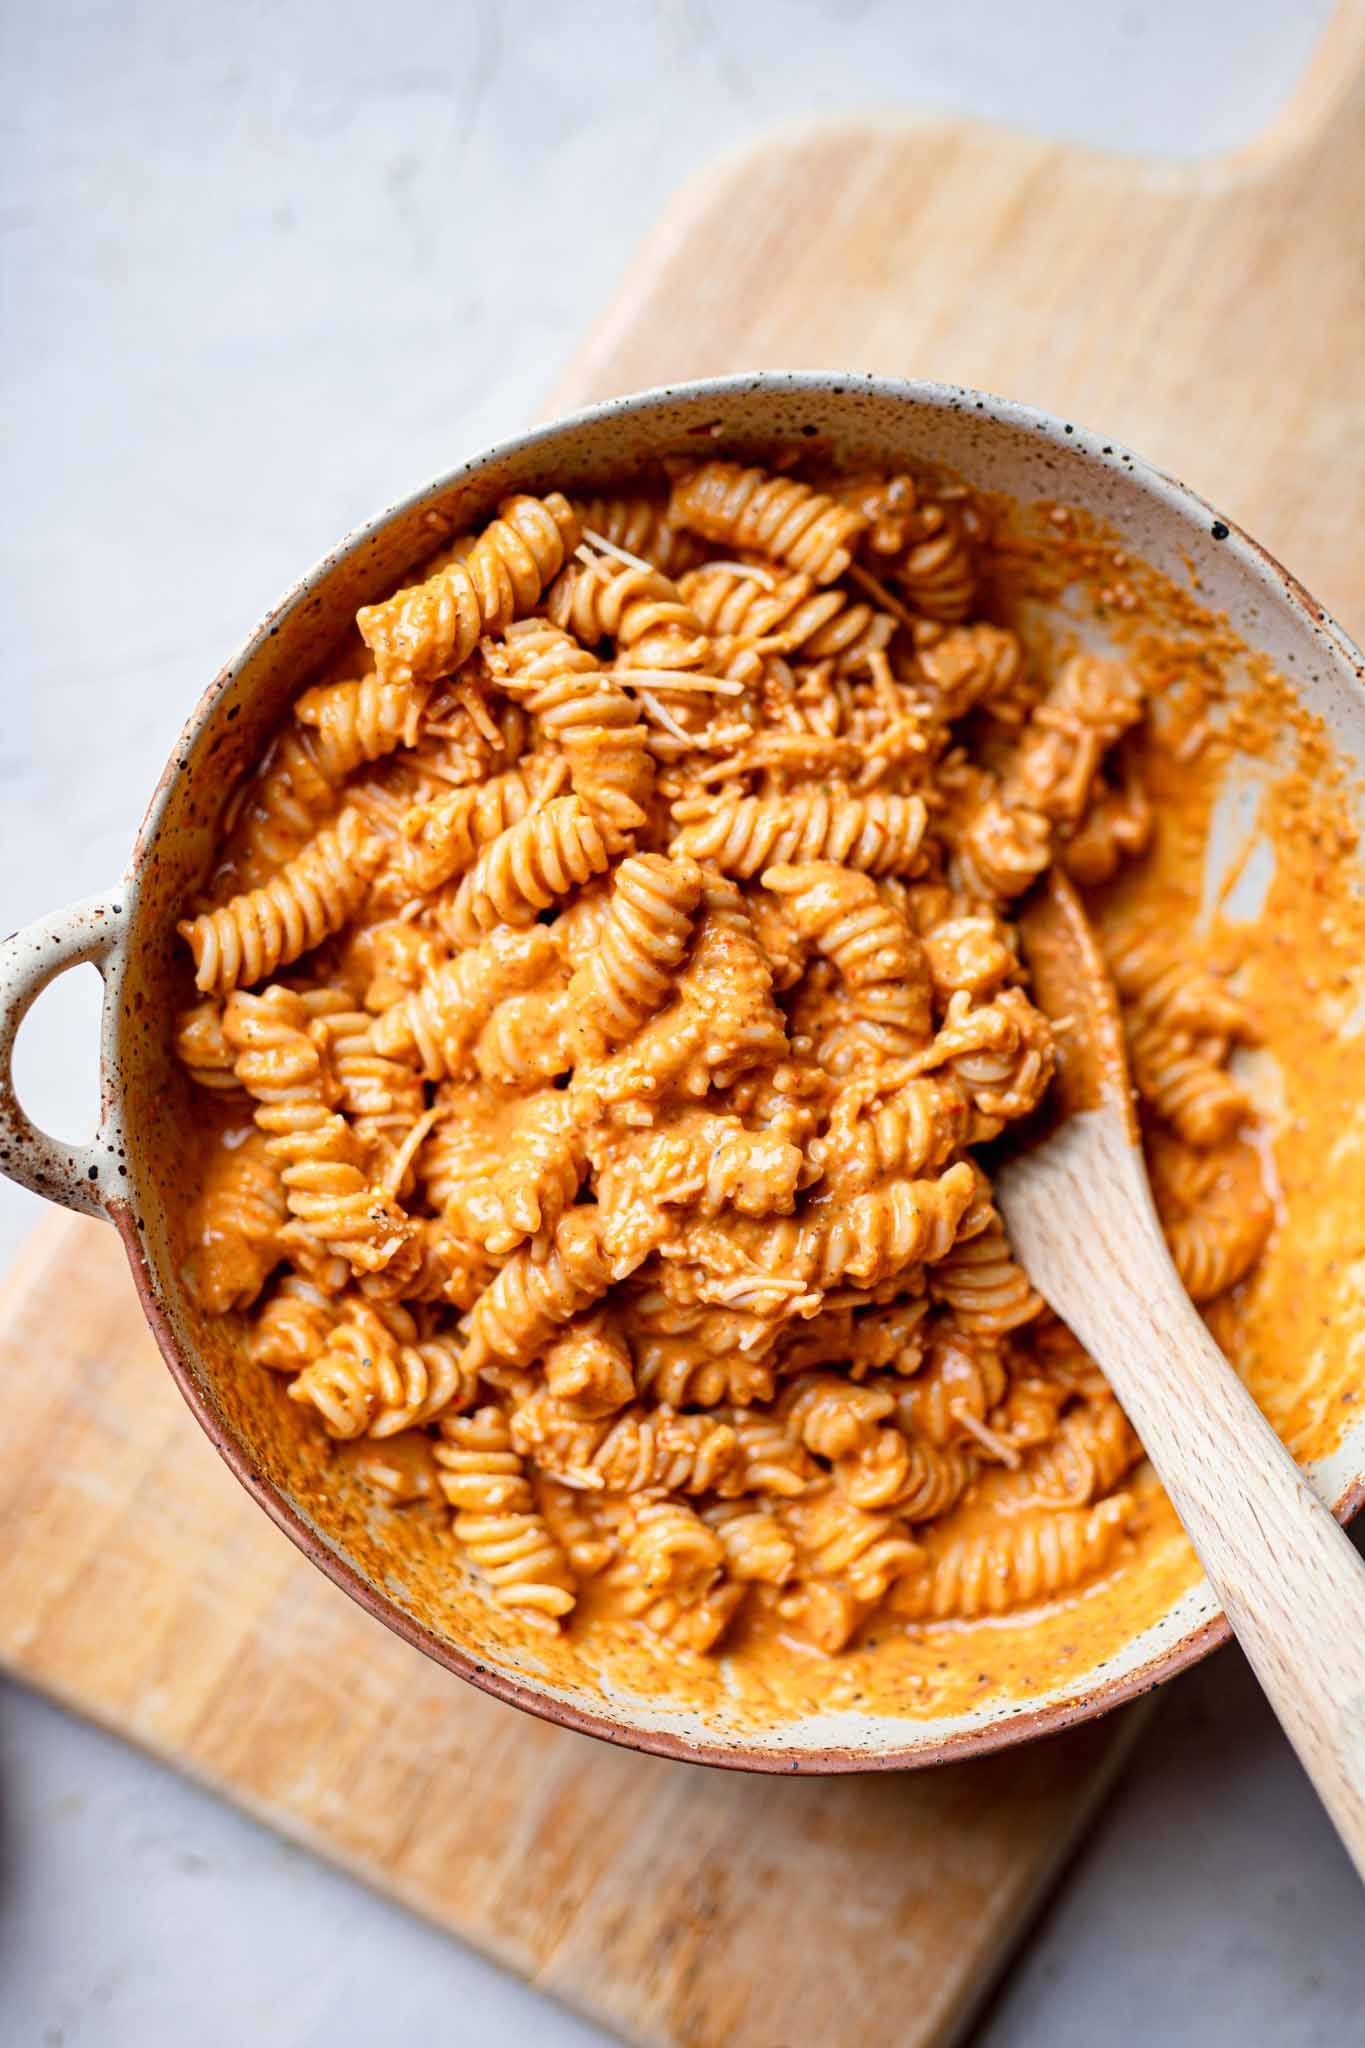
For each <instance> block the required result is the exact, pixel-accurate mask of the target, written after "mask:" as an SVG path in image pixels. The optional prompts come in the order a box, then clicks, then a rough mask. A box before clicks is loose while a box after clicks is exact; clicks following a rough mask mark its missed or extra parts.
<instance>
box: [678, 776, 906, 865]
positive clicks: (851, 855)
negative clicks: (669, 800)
mask: <svg viewBox="0 0 1365 2048" xmlns="http://www.w3.org/2000/svg"><path fill="white" fill-rule="evenodd" d="M927 820H928V814H927V812H926V810H925V807H924V799H923V798H922V797H918V796H868V797H859V796H854V795H852V794H851V793H849V794H827V793H826V792H825V791H823V790H820V791H816V792H814V793H806V792H803V791H800V790H798V791H795V792H793V794H792V795H791V796H789V797H755V796H748V797H729V798H726V799H725V800H724V801H722V802H720V803H718V804H716V805H715V806H714V807H713V808H712V809H711V810H710V811H709V812H708V813H707V814H706V815H704V816H702V817H699V818H697V819H696V820H695V821H694V822H692V823H689V824H686V825H684V826H683V828H682V830H681V831H680V832H679V833H677V835H676V836H675V838H674V840H673V846H672V851H673V852H674V853H675V854H682V853H687V854H690V855H691V856H692V858H693V859H694V860H701V861H711V862H713V863H714V864H715V866H717V867H718V868H720V869H722V870H723V872H724V873H726V874H727V875H735V876H737V877H739V878H740V879H741V880H748V879H749V878H750V877H751V876H753V875H757V874H759V873H760V872H761V871H762V870H763V869H764V868H769V867H777V866H782V865H786V864H790V863H793V862H805V861H820V860H823V861H837V862H838V863H839V864H840V865H841V866H843V867H848V868H857V869H859V870H860V871H861V872H863V873H864V874H870V875H895V874H899V875H906V874H913V872H914V870H915V867H916V864H917V860H918V855H919V850H920V846H921V843H922V842H923V839H924V831H925V826H926V823H927Z"/></svg>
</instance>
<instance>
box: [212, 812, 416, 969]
mask: <svg viewBox="0 0 1365 2048" xmlns="http://www.w3.org/2000/svg"><path fill="white" fill-rule="evenodd" d="M381 851H382V849H381V847H380V844H379V842H378V840H376V839H375V838H374V837H373V835H372V834H371V833H369V832H368V831H367V830H366V828H365V825H364V823H363V821H362V819H361V818H360V815H359V813H358V812H356V811H343V812H342V814H341V816H340V817H339V818H338V819H337V822H336V824H335V825H334V826H331V827H329V828H328V829H327V830H326V831H324V832H319V833H318V835H317V837H316V838H315V839H313V840H312V841H310V843H309V844H308V845H307V846H306V847H305V848H304V849H303V851H302V853H300V854H297V855H296V856H295V858H294V859H293V860H291V861H290V862H289V863H288V865H287V866H285V867H283V868H281V870H280V872H279V874H278V875H275V876H273V877H272V879H271V880H270V881H268V882H266V883H264V884H263V886H262V887H261V888H259V889H251V890H248V891H247V893H246V894H245V895H242V896H234V897H232V898H231V900H230V901H229V902H227V903H225V904H223V905H222V907H221V908H220V909H218V910H208V911H205V912H204V913H203V914H202V915H201V916H199V917H194V918H184V919H182V920H181V922H180V924H179V925H178V926H177V927H176V929H177V930H178V931H179V933H180V935H181V937H182V938H184V939H187V940H188V941H189V945H190V950H191V952H192V953H193V954H194V968H195V975H194V978H195V985H196V987H197V988H199V989H202V990H203V991H204V993H205V994H214V995H226V994H228V992H229V991H230V990H232V989H234V988H239V987H242V986H243V985H245V986H248V987H249V986H250V985H251V983H253V982H257V981H264V980H265V979H266V977H267V976H268V975H271V974H274V973H275V971H276V969H277V968H279V967H287V966H288V965H289V964H290V962H291V961H293V960H297V959H298V958H299V956H300V954H302V953H307V952H310V951H311V950H312V948H313V947H314V946H320V945H321V944H322V941H323V940H324V939H326V938H330V936H331V934H332V933H333V932H336V931H340V929H341V927H342V926H343V925H344V924H345V923H346V921H347V919H348V918H350V917H353V916H354V915H355V912H356V911H357V910H358V909H359V908H360V905H361V902H362V901H363V899H364V896H365V891H366V889H367V888H368V886H369V882H370V877H371V876H372V875H373V873H374V871H375V869H376V868H377V867H378V865H379V860H380V854H381Z"/></svg>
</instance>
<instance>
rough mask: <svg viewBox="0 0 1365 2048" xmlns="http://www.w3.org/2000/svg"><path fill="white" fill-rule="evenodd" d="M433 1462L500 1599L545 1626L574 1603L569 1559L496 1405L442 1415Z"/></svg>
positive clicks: (462, 1531)
mask: <svg viewBox="0 0 1365 2048" xmlns="http://www.w3.org/2000/svg"><path fill="white" fill-rule="evenodd" d="M436 1462H437V1464H438V1466H439V1467H440V1484H441V1491H442V1493H443V1494H444V1495H445V1497H446V1499H447V1500H448V1501H449V1503H450V1505H451V1507H452V1508H454V1510H455V1535H456V1538H457V1539H458V1541H459V1543H460V1544H461V1546H462V1547H463V1549H464V1550H465V1552H466V1554H467V1555H468V1557H469V1561H470V1563H471V1564H472V1565H474V1567H475V1568H476V1570H477V1571H478V1572H479V1574H480V1576H481V1577H482V1578H484V1579H485V1580H486V1581H487V1583H488V1586H489V1588H490V1590H491V1592H492V1594H493V1598H494V1599H495V1600H496V1601H497V1602H498V1603H499V1605H501V1606H503V1607H508V1608H511V1609H512V1610H513V1612H514V1613H516V1614H519V1615H520V1616H522V1617H523V1619H525V1620H528V1621H531V1622H535V1623H540V1624H542V1625H548V1624H552V1623H554V1622H555V1621H557V1620H558V1619H559V1618H560V1616H561V1615H564V1614H567V1613H568V1611H569V1609H570V1608H571V1607H572V1606H573V1603H574V1592H573V1577H572V1573H571V1572H570V1569H569V1561H568V1559H567V1558H566V1557H565V1555H564V1552H563V1550H562V1549H561V1548H560V1546H559V1544H558V1543H557V1542H556V1541H555V1539H554V1537H553V1536H552V1535H551V1533H550V1530H549V1527H548V1525H547V1523H546V1522H545V1519H544V1517H543V1516H542V1515H541V1514H540V1513H539V1511H538V1510H537V1507H536V1504H535V1496H534V1494H533V1493H532V1491H531V1486H530V1482H529V1481H528V1480H527V1478H526V1476H525V1472H524V1469H523V1466H522V1461H521V1459H520V1458H519V1457H518V1456H517V1454H516V1452H515V1451H514V1450H513V1449H512V1442H511V1435H510V1433H509V1430H508V1427H507V1417H506V1416H505V1415H504V1414H503V1413H502V1412H501V1410H500V1409H497V1408H492V1407H485V1408H479V1409H477V1410H476V1411H475V1412H474V1414H472V1415H468V1416H456V1417H453V1418H451V1419H448V1420H446V1421H444V1422H443V1423H442V1425H441V1441H440V1442H439V1443H438V1444H437V1446H436Z"/></svg>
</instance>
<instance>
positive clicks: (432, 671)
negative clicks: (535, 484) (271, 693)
mask: <svg viewBox="0 0 1365 2048" xmlns="http://www.w3.org/2000/svg"><path fill="white" fill-rule="evenodd" d="M578 539H579V526H578V519H577V516H576V514H575V513H574V511H573V509H572V507H571V506H570V505H569V503H568V501H567V499H565V498H562V497H561V496H560V494H559V492H558V491H552V492H551V493H550V495H549V496H548V497H546V498H543V499H542V498H530V497H517V498H508V499H506V500H505V501H504V503H503V504H502V506H501V507H500V508H499V514H498V517H497V518H496V519H495V520H494V521H493V522H492V524H491V525H490V526H487V527H485V529H484V531H483V533H482V534H481V535H480V537H479V539H478V541H477V542H476V543H475V545H474V546H473V547H472V548H471V549H470V551H469V553H468V554H467V555H466V556H464V557H463V559H462V560H459V561H454V562H451V563H449V564H448V565H447V566H446V567H445V568H444V569H441V570H439V571H438V572H437V574H436V575H435V576H432V577H429V578H428V579H427V581H426V582H425V583H418V584H413V585H411V586H409V588H408V589H406V590H400V591H399V592H398V593H397V595H396V596H394V597H390V598H387V599H386V600H385V601H384V603H382V604H372V605H366V606H365V607H364V608H363V609H362V610H361V611H360V612H358V613H357V615H356V624H357V625H358V626H359V628H360V633H361V638H362V639H363V640H364V642H365V644H366V646H367V647H368V648H369V649H370V651H371V652H372V654H373V655H374V658H375V663H376V665H377V667H378V670H379V674H380V676H381V678H382V679H383V680H384V681H385V682H390V681H393V682H405V683H412V684H416V685H421V684H422V683H428V682H432V681H434V680H435V679H436V678H437V677H439V676H446V675H449V674H450V673H451V672H452V671H453V670H454V669H457V668H459V667H460V665H461V664H462V663H463V662H465V661H467V660H468V658H469V656H470V655H471V654H472V653H473V651H474V649H475V647H476V645H477V644H478V641H479V639H480V637H481V635H482V634H484V633H496V632H499V631H500V630H502V628H504V627H506V626H509V625H510V624H511V623H512V621H513V619H517V618H524V617H525V615H526V613H527V612H529V611H530V610H531V609H532V607H533V606H534V605H535V604H536V602H537V601H538V599H539V597H540V594H541V592H542V591H543V590H544V589H545V588H546V586H547V585H548V584H549V583H550V582H551V581H552V580H553V578H554V577H555V576H556V575H557V574H558V572H559V569H560V567H561V565H562V564H563V561H564V558H565V556H566V555H567V554H570V553H571V552H572V551H573V549H574V548H575V547H576V546H577V545H578Z"/></svg>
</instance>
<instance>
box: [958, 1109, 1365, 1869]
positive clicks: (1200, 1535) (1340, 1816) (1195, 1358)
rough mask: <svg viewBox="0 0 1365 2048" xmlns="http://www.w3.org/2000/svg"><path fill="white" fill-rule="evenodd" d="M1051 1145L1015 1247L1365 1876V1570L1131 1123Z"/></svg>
mask: <svg viewBox="0 0 1365 2048" xmlns="http://www.w3.org/2000/svg"><path fill="white" fill-rule="evenodd" d="M1101 1118H1102V1119H1103V1122H1104V1123H1105V1124H1106V1125H1107V1126H1110V1128H1109V1129H1108V1130H1106V1131H1105V1132H1104V1133H1101V1132H1100V1131H1099V1129H1098V1125H1099V1123H1100V1121H1101ZM1085 1125H1089V1126H1091V1128H1090V1129H1089V1130H1088V1131H1085V1130H1082V1129H1081V1126H1085ZM1073 1130H1074V1139H1073ZM1097 1144H1098V1145H1102V1147H1103V1153H1104V1155H1105V1156H1104V1160H1103V1168H1104V1170H1102V1171H1097V1170H1096V1169H1097V1166H1098V1165H1099V1163H1100V1162H1099V1159H1098V1157H1097ZM1045 1149H1046V1152H1047V1154H1048V1155H1049V1156H1048V1158H1047V1163H1046V1165H1045V1166H1044V1165H1042V1163H1041V1161H1040V1162H1038V1165H1039V1169H1040V1170H1037V1171H1035V1170H1034V1168H1033V1167H1032V1166H1031V1167H1030V1172H1029V1178H1028V1184H1027V1191H1026V1192H1025V1189H1024V1185H1023V1183H1022V1181H1021V1183H1020V1187H1019V1190H1018V1193H1017V1194H1016V1195H1015V1196H1013V1197H1012V1196H1011V1191H1010V1170H1009V1169H1008V1168H1007V1169H1006V1171H1005V1173H1004V1174H1003V1175H1002V1177H1001V1186H1000V1189H999V1190H998V1192H1000V1194H1001V1196H1002V1205H1003V1207H1004V1209H1005V1216H1006V1221H1007V1223H1008V1226H1009V1230H1010V1234H1011V1237H1012V1238H1013V1240H1014V1246H1015V1250H1016V1252H1017V1254H1018V1256H1019V1257H1020V1258H1021V1259H1022V1260H1023V1262H1024V1265H1025V1266H1026V1267H1027V1268H1028V1271H1029V1273H1030V1275H1031V1276H1032V1278H1033V1280H1034V1283H1035V1285H1037V1286H1038V1287H1039V1288H1040V1289H1041V1290H1042V1292H1043V1294H1044V1295H1046V1297H1047V1299H1048V1300H1049V1301H1050V1302H1051V1304H1052V1306H1053V1307H1054V1308H1055V1309H1056V1311H1057V1313H1058V1314H1059V1315H1060V1316H1062V1317H1063V1318H1064V1319H1065V1321H1066V1322H1067V1323H1069V1324H1070V1326H1071V1328H1072V1329H1073V1330H1074V1331H1075V1333H1076V1335H1077V1336H1078V1337H1079V1338H1080V1340H1081V1342H1082V1343H1083V1344H1084V1345H1085V1347H1086V1349H1087V1350H1088V1351H1089V1352H1090V1354H1091V1356H1092V1357H1093V1358H1094V1359H1095V1361H1096V1363H1097V1364H1098V1365H1099V1366H1100V1367H1101V1369H1102V1371H1103V1372H1104V1374H1105V1376H1106V1378H1107V1379H1108V1380H1109V1382H1110V1384H1111V1385H1112V1387H1113V1389H1114V1392H1115V1393H1116V1394H1117V1395H1118V1398H1119V1400H1120V1401H1121V1402H1122V1404H1123V1407H1124V1409H1125V1410H1126V1411H1127V1414H1128V1417H1129V1420H1130V1421H1131V1422H1132V1424H1133V1427H1134V1428H1135V1429H1136V1430H1137V1433H1138V1435H1139V1436H1140V1437H1141V1438H1142V1442H1143V1446H1144V1448H1145V1449H1146V1451H1147V1454H1148V1456H1149V1457H1150V1459H1151V1461H1152V1464H1153V1465H1154V1466H1155V1467H1156V1470H1157V1472H1158V1474H1159V1475H1160V1478H1161V1481H1162V1484H1163V1485H1164V1486H1165V1488H1166V1491H1167V1493H1168V1494H1169V1495H1170V1498H1171V1502H1172V1505H1173V1506H1174V1508H1175V1511H1176V1513H1177V1514H1178V1515H1179V1517H1180V1520H1181V1522H1182V1523H1183V1524H1184V1527H1185V1531H1186V1533H1187V1535H1188V1536H1189V1538H1190V1541H1191V1542H1192V1543H1193V1545H1194V1547H1195V1549H1196V1551H1197V1552H1198V1553H1199V1557H1200V1560H1201V1562H1202V1563H1203V1566H1204V1569H1205V1571H1206V1572H1207V1573H1208V1576H1209V1579H1210V1581H1211V1583H1212V1585H1213V1587H1214V1589H1215V1591H1216V1592H1217V1594H1218V1597H1219V1599H1220V1600H1221V1602H1222V1605H1223V1609H1224V1611H1225V1613H1226V1614H1227V1617H1228V1620H1229V1622H1230V1623H1231V1624H1232V1627H1233V1630H1234V1631H1235V1633H1236V1635H1237V1639H1238V1641H1239V1642H1240V1643H1241V1645H1242V1648H1243V1649H1244V1650H1245V1651H1246V1653H1247V1656H1248V1658H1249V1659H1250V1661H1251V1664H1252V1667H1253V1669H1254V1670H1255V1673H1256V1676H1257V1678H1258V1679H1259V1680H1260V1683H1261V1686H1262V1688H1263V1689H1264V1691H1265V1693H1266V1696H1267V1698H1268V1699H1269V1701H1270V1703H1271V1705H1272V1706H1273V1707H1274V1709H1275V1712H1276V1714H1277V1715H1278V1717H1279V1719H1280V1722H1281V1725H1282V1726H1283V1728H1284V1730H1285V1733H1286V1734H1287V1735H1288V1737H1289V1739H1290V1741H1291V1742H1292V1743H1293V1745H1294V1748H1295V1749H1296V1750H1297V1752H1298V1755H1299V1758H1300V1761H1301V1762H1302V1764H1303V1766H1304V1769H1305V1770H1306V1771H1307V1772H1308V1775H1309V1777H1310V1778H1311V1779H1312V1781H1313V1783H1314V1785H1315V1786H1316V1788H1317V1791H1318V1794H1319V1796H1320V1798H1321V1799H1322V1802H1323V1805H1324V1806H1325V1807H1326V1808H1327V1810H1328V1812H1329V1813H1330V1814H1331V1816H1332V1819H1333V1820H1334V1821H1335V1823H1336V1826H1337V1830H1338V1832H1339V1833H1340V1835H1341V1838H1342V1841H1343V1842H1344V1843H1345V1845H1346V1848H1347V1850H1348V1852H1349V1854H1350V1856H1351V1858H1352V1861H1353V1862H1354V1863H1355V1866H1356V1869H1357V1870H1358V1871H1359V1873H1360V1875H1361V1876H1362V1877H1365V1562H1363V1561H1362V1560H1361V1558H1360V1557H1358V1556H1357V1554H1356V1552H1355V1549H1354V1548H1353V1546H1352V1544H1351V1542H1350V1539H1349V1538H1348V1537H1347V1535H1346V1534H1345V1532H1344V1531H1343V1530H1342V1529H1340V1528H1339V1527H1338V1526H1337V1523H1336V1522H1335V1520H1334V1519H1333V1517H1332V1515H1331V1513H1330V1512H1329V1510H1328V1509H1327V1508H1326V1507H1325V1506H1324V1505H1323V1503H1322V1501H1321V1500H1320V1499H1319V1498H1318V1496H1317V1494H1316V1493H1314V1491H1313V1489H1312V1487H1311V1486H1310V1485H1309V1483H1308V1481H1307V1480H1306V1479H1305V1477H1304V1475H1303V1473H1302V1472H1301V1471H1300V1470H1299V1467H1298V1466H1297V1465H1296V1464H1295V1462H1294V1460H1293V1458H1292V1457H1291V1455H1290V1454H1289V1452H1288V1451H1287V1450H1286V1449H1285V1447H1284V1445H1283V1444H1282V1443H1281V1442H1280V1439H1279V1438H1278V1437H1277V1436H1276V1434H1275V1432H1274V1430H1273V1429H1272V1428H1271V1426H1270V1424H1269V1423H1268V1422H1267V1421H1266V1419H1265V1417H1264V1416H1263V1415H1262V1413H1261V1411H1260V1409H1259V1408H1258V1407H1257V1406H1256V1403H1255V1402H1254V1401H1253V1400H1252V1398H1251V1395H1250V1394H1249V1393H1248V1392H1247V1390H1246V1388H1245V1387H1244V1386H1243V1384H1242V1382H1241V1380H1240V1379H1239V1378H1238V1377H1237V1375H1236V1373H1235V1372H1234V1371H1233V1369H1232V1367H1231V1366H1230V1365H1229V1364H1228V1362H1227V1360H1226V1359H1225V1358H1224V1356H1223V1354H1222V1352H1221V1351H1220V1350H1219V1349H1218V1347H1217V1345H1216V1344H1215V1343H1214V1341H1213V1339H1212V1338H1211V1337H1210V1335H1209V1333H1208V1331H1207V1329H1206V1328H1205V1327H1204V1324H1203V1322H1202V1320H1201V1319H1200V1317H1199V1314H1198V1312H1197V1311H1196V1310H1195V1308H1194V1306H1193V1304H1192V1303H1191V1301H1190V1299H1189V1297H1188V1295H1187V1294H1186V1293H1185V1290H1184V1288H1183V1287H1182V1286H1181V1284H1180V1280H1179V1277H1178V1276H1177V1274H1176V1271H1175V1268H1174V1266H1173V1265H1172V1264H1171V1260H1170V1256H1169V1254H1168V1253H1167V1250H1166V1245H1165V1241H1164V1239H1163V1237H1162V1235H1161V1229H1160V1225H1159V1223H1158V1222H1157V1218H1156V1212H1155V1210H1154V1209H1153V1206H1152V1200H1151V1194H1150V1191H1149V1189H1148V1186H1147V1177H1146V1174H1145V1172H1144V1171H1143V1169H1142V1165H1141V1158H1140V1155H1138V1154H1136V1153H1135V1152H1134V1150H1133V1148H1132V1147H1131V1146H1130V1145H1129V1143H1128V1140H1127V1137H1126V1134H1125V1133H1124V1131H1123V1129H1122V1126H1121V1124H1120V1123H1119V1121H1118V1119H1116V1118H1113V1117H1111V1116H1109V1115H1108V1114H1106V1113H1104V1112H1101V1113H1099V1115H1097V1116H1095V1117H1077V1118H1074V1119H1073V1120H1072V1125H1071V1126H1070V1127H1068V1129H1067V1131H1066V1132H1065V1133H1064V1134H1063V1135H1062V1137H1061V1138H1059V1139H1055V1140H1053V1142H1052V1143H1051V1144H1050V1145H1049V1146H1048V1147H1046V1148H1045Z"/></svg>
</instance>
